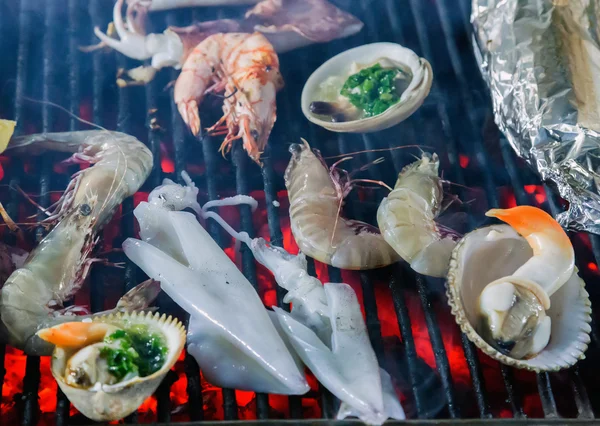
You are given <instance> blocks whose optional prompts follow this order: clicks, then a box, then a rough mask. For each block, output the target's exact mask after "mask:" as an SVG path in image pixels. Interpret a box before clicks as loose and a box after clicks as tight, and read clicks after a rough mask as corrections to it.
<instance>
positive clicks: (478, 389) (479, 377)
mask: <svg viewBox="0 0 600 426" xmlns="http://www.w3.org/2000/svg"><path fill="white" fill-rule="evenodd" d="M387 5H388V10H390V13H389V14H388V16H389V17H390V22H391V25H392V27H393V28H394V30H395V31H394V33H395V34H396V35H397V37H398V38H399V42H400V43H401V44H404V40H403V37H402V28H401V24H400V22H399V20H398V19H397V17H398V16H400V15H399V14H398V13H397V12H396V11H395V6H394V5H395V3H394V2H389V1H388V2H387ZM413 7H414V5H413ZM413 21H414V22H415V23H416V25H417V27H418V35H419V44H420V46H421V48H422V49H423V52H424V53H425V56H427V57H431V53H430V52H429V50H430V49H429V46H428V41H427V36H426V32H425V29H424V27H423V25H422V24H421V23H420V22H421V21H420V20H419V19H417V18H416V17H415V18H414V19H413ZM428 52H429V55H428ZM432 60H433V58H432ZM433 66H435V64H433ZM431 96H436V98H440V99H445V97H444V96H443V95H440V94H438V93H437V89H436V85H434V87H433V88H432V94H431ZM437 105H438V108H437V112H438V115H439V117H440V121H441V123H443V125H444V130H445V132H444V134H445V136H446V144H445V146H446V148H447V150H448V157H449V159H450V161H451V163H452V164H453V165H454V167H453V171H454V173H455V177H456V178H457V183H459V184H461V185H464V178H463V176H462V172H461V170H460V168H459V167H458V164H457V155H456V149H455V146H456V143H455V141H454V137H453V133H452V131H450V130H449V129H448V128H447V126H449V123H451V121H450V120H451V119H450V118H449V116H448V113H447V109H446V106H445V104H444V103H443V102H438V104H437ZM478 158H479V157H478ZM396 172H399V169H397V170H396ZM486 184H487V186H491V187H492V191H486V192H487V193H488V201H489V202H490V203H492V204H493V203H497V199H496V197H495V195H493V194H495V187H494V186H493V182H491V181H489V180H486ZM471 225H473V224H471ZM418 283H421V285H419V294H420V296H421V300H422V305H423V309H424V311H425V312H426V318H427V324H428V331H429V333H430V337H431V339H432V346H433V347H434V353H435V354H436V364H437V365H438V370H439V369H440V368H442V369H443V370H445V372H444V373H442V371H440V374H441V375H442V377H444V376H445V377H447V378H449V377H450V372H449V366H447V357H446V354H445V351H444V352H442V350H443V342H442V341H441V339H439V336H438V335H439V332H435V330H434V332H433V336H432V328H431V327H433V328H434V329H437V323H436V322H435V321H432V318H431V317H430V315H428V314H427V312H429V311H431V309H430V308H429V306H430V304H429V300H428V297H427V295H426V294H425V292H424V289H425V286H423V285H422V281H421V280H419V281H418ZM438 330H439V329H438ZM434 340H435V341H436V342H435V344H434ZM461 343H462V346H463V350H464V352H465V357H466V359H467V365H468V367H469V371H470V373H471V378H472V381H473V386H474V389H475V394H476V398H477V405H478V409H479V414H480V416H481V417H489V416H490V413H489V404H488V402H487V398H486V396H485V395H486V393H485V384H484V380H483V373H482V371H481V367H480V365H479V360H478V359H477V356H476V350H475V348H474V345H473V344H472V343H470V342H469V341H468V339H466V338H465V336H462V337H461ZM444 358H445V359H444ZM444 361H446V362H445V363H444ZM440 362H442V364H441V365H440V364H439V363H440ZM443 382H444V387H445V390H446V394H447V396H450V397H451V396H452V393H453V390H452V387H451V386H452V384H451V382H449V381H448V380H447V379H446V380H443ZM448 402H449V409H450V414H451V415H452V414H453V409H452V408H451V405H450V404H451V403H452V399H449V400H448ZM456 414H457V413H454V415H456Z"/></svg>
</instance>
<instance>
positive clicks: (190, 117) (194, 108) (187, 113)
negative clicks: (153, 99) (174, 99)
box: [177, 99, 200, 136]
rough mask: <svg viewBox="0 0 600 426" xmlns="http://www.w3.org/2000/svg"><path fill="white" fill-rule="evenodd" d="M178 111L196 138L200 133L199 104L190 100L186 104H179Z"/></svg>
mask: <svg viewBox="0 0 600 426" xmlns="http://www.w3.org/2000/svg"><path fill="white" fill-rule="evenodd" d="M177 109H178V110H179V113H180V114H181V118H183V121H184V123H185V124H186V125H187V126H188V127H189V128H190V130H191V132H192V134H193V135H194V136H198V134H199V133H200V114H199V113H198V102H197V101H196V100H195V99H190V100H188V101H185V102H179V103H178V104H177Z"/></svg>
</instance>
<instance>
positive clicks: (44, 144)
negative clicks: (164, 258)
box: [0, 131, 152, 354]
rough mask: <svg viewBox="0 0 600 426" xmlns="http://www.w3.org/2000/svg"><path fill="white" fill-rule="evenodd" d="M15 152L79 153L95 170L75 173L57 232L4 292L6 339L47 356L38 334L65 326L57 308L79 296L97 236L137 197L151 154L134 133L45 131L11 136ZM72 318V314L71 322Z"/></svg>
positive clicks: (1, 308) (0, 307)
mask: <svg viewBox="0 0 600 426" xmlns="http://www.w3.org/2000/svg"><path fill="white" fill-rule="evenodd" d="M8 149H9V150H14V151H17V152H18V151H21V152H26V153H27V154H32V153H42V152H45V151H50V150H54V151H63V152H73V153H74V154H73V156H72V157H71V159H70V160H69V161H71V162H75V163H89V164H92V165H93V167H89V168H87V169H85V170H82V171H80V172H77V173H76V174H75V175H74V176H73V179H72V180H71V181H70V182H69V186H68V187H67V190H66V191H65V193H64V195H63V196H62V197H61V199H60V200H59V201H58V203H57V205H56V206H57V207H56V211H55V212H54V213H53V214H51V216H50V217H49V218H48V220H57V221H58V223H57V225H56V226H55V227H54V229H53V230H52V231H50V233H49V234H48V235H47V236H46V237H45V238H44V239H43V240H42V241H41V242H40V244H39V245H38V246H37V247H36V248H35V249H34V250H33V251H32V252H31V254H30V255H29V257H28V258H27V260H26V261H25V264H24V265H23V266H22V267H21V268H19V269H17V270H16V271H14V272H13V273H12V274H11V276H10V277H9V278H8V280H7V281H6V283H5V284H4V286H3V287H2V291H1V293H0V315H1V318H2V326H3V327H4V328H5V331H6V332H7V334H8V341H9V342H10V343H11V344H12V345H14V346H16V347H18V348H21V349H23V350H25V351H26V352H27V353H30V354H48V348H49V347H48V345H47V344H44V342H42V341H41V340H40V339H39V338H38V337H36V336H35V332H36V331H37V330H38V329H39V328H40V327H49V326H51V325H52V324H54V323H56V322H61V321H64V316H63V317H61V316H60V315H58V316H56V314H57V309H58V308H60V307H61V306H62V303H63V302H64V301H65V300H67V299H68V298H69V297H70V296H72V295H73V294H75V292H77V290H78V289H79V287H80V286H81V284H82V283H83V280H84V279H85V277H86V275H87V273H88V271H89V268H90V265H91V264H92V262H94V261H95V260H97V259H92V258H90V253H91V251H92V249H93V247H94V244H95V243H96V241H97V237H96V234H97V232H98V231H99V230H100V228H101V227H102V226H103V225H104V224H105V223H106V222H107V221H108V220H109V219H110V218H111V217H112V214H113V212H114V211H115V209H116V208H117V207H118V206H119V204H121V202H122V201H123V199H125V198H126V197H129V196H131V195H133V194H134V193H135V192H136V191H137V190H138V188H139V187H140V186H141V185H142V184H143V183H144V181H145V180H146V178H147V177H148V175H149V173H150V170H151V168H152V154H151V153H150V151H149V150H148V149H147V148H146V147H145V146H144V144H142V143H141V142H140V141H138V140H137V139H136V138H134V137H133V136H129V135H126V134H124V133H118V132H108V131H84V132H66V133H44V134H37V135H28V136H21V137H16V138H13V139H12V140H11V142H10V144H9V148H8ZM70 318H71V319H72V317H70Z"/></svg>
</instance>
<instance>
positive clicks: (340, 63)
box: [301, 43, 433, 133]
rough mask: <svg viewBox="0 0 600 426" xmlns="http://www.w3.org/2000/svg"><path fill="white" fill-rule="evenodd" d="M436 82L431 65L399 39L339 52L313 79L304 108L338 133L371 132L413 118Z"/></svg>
mask: <svg viewBox="0 0 600 426" xmlns="http://www.w3.org/2000/svg"><path fill="white" fill-rule="evenodd" d="M432 81H433V72H432V70H431V65H430V64H429V62H427V60H426V59H424V58H420V57H419V56H417V55H416V54H415V53H414V52H413V51H412V50H410V49H407V48H405V47H403V46H400V45H399V44H394V43H372V44H365V45H363V46H359V47H355V48H354V49H350V50H347V51H345V52H342V53H340V54H339V55H337V56H334V57H333V58H331V59H330V60H328V61H327V62H325V63H324V64H323V65H321V66H320V67H319V68H318V69H317V70H316V71H315V72H314V73H313V74H312V75H311V76H310V77H309V79H308V80H307V82H306V84H305V85H304V89H303V91H302V99H301V105H302V112H303V113H304V115H305V116H306V118H307V119H308V120H310V121H312V122H313V123H315V124H317V125H319V126H321V127H324V128H326V129H327V130H331V131H333V132H349V133H369V132H376V131H379V130H383V129H387V128H388V127H392V126H394V125H396V124H398V123H400V122H401V121H403V120H405V119H407V118H408V117H409V116H410V115H411V114H412V113H414V112H415V111H416V110H417V109H418V108H419V107H420V106H421V105H422V104H423V101H424V100H425V98H426V97H427V95H428V94H429V90H430V89H431V83H432Z"/></svg>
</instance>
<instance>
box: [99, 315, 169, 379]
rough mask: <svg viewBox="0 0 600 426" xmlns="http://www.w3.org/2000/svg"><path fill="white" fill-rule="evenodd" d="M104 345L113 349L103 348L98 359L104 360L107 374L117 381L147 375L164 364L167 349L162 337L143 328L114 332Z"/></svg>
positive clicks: (142, 326)
mask: <svg viewBox="0 0 600 426" xmlns="http://www.w3.org/2000/svg"><path fill="white" fill-rule="evenodd" d="M104 342H105V343H109V344H113V347H104V348H102V349H101V350H100V356H101V357H102V358H104V359H105V360H106V362H107V364H108V371H109V372H110V374H112V375H113V376H114V377H115V378H116V379H117V380H119V381H120V380H122V379H123V378H124V377H125V376H127V375H132V376H136V375H139V376H140V377H146V376H149V375H151V374H153V373H155V372H156V371H158V370H160V368H161V367H162V366H163V365H164V363H165V358H166V355H167V347H166V346H165V344H164V342H163V339H162V338H161V336H159V335H158V334H156V333H151V332H150V331H149V330H148V327H147V326H146V325H140V324H138V325H132V326H131V327H129V328H127V329H124V330H117V331H115V332H114V333H112V334H110V335H109V336H106V337H105V338H104ZM114 346H117V347H114Z"/></svg>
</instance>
